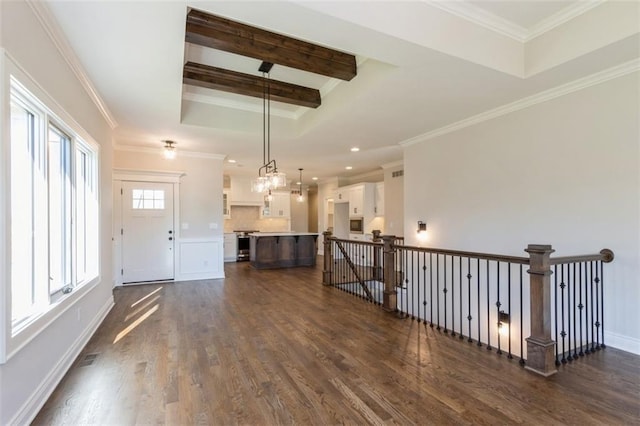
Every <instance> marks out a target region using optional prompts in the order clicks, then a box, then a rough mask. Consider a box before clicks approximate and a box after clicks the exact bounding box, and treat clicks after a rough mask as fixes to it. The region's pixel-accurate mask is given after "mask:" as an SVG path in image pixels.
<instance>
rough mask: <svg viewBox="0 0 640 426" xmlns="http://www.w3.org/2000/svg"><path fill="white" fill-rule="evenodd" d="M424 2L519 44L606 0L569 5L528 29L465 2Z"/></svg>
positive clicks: (578, 2)
mask: <svg viewBox="0 0 640 426" xmlns="http://www.w3.org/2000/svg"><path fill="white" fill-rule="evenodd" d="M425 1H427V3H429V5H431V6H433V7H436V8H438V9H440V10H444V11H445V12H449V13H451V14H452V15H455V16H457V17H459V18H462V19H466V20H467V21H470V22H473V23H474V24H476V25H479V26H481V27H483V28H487V29H489V30H491V31H494V32H496V33H498V34H502V35H504V36H507V37H509V38H512V39H513V40H516V41H519V42H521V43H526V42H527V41H530V40H533V39H534V38H536V37H538V36H540V35H542V34H544V33H546V32H547V31H550V30H552V29H554V28H556V27H558V26H560V25H562V24H564V23H565V22H568V21H570V20H571V19H573V18H575V17H577V16H580V15H582V14H583V13H585V12H587V11H589V10H591V9H593V8H594V7H597V6H599V5H601V4H602V3H604V2H605V1H607V0H588V1H577V2H574V3H571V4H569V5H568V6H567V7H565V8H564V9H561V10H559V11H558V12H556V13H554V14H553V15H551V16H549V17H547V18H545V19H543V20H542V21H540V22H539V23H537V24H536V25H534V26H533V27H532V28H529V29H527V28H524V27H522V26H520V25H518V24H516V23H514V22H511V21H509V20H507V19H504V18H502V17H500V16H497V15H495V14H493V13H491V12H489V11H487V10H485V9H483V8H481V7H478V6H474V5H473V4H470V3H467V2H465V1H442V0H440V1H438V0H436V1H434V0H425Z"/></svg>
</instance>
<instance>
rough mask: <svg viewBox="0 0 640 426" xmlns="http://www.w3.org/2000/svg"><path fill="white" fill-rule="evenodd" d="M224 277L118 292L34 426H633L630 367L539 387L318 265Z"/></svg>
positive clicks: (564, 371)
mask: <svg viewBox="0 0 640 426" xmlns="http://www.w3.org/2000/svg"><path fill="white" fill-rule="evenodd" d="M319 264H320V265H321V264H322V262H319ZM225 269H226V274H227V278H226V279H224V280H210V281H192V282H182V283H172V284H162V285H143V286H134V287H126V288H120V289H116V290H115V299H116V306H115V307H114V308H113V310H112V311H111V312H110V313H109V315H108V317H107V319H106V320H105V321H104V323H103V324H102V325H101V326H100V328H99V329H98V331H97V333H96V334H95V335H94V336H93V338H92V339H91V341H90V342H89V344H88V345H87V347H86V348H85V349H84V350H83V352H82V354H81V355H80V356H79V357H78V359H77V360H76V362H75V363H74V365H73V367H72V368H71V370H70V371H69V372H68V373H67V375H66V376H65V377H64V379H63V381H62V382H61V383H60V385H59V386H58V388H57V389H56V391H55V392H54V393H53V395H52V396H51V398H50V399H49V400H48V401H47V403H46V404H45V406H44V407H43V409H42V410H41V412H40V414H39V415H38V417H37V418H36V419H35V421H34V424H37V425H40V424H42V425H59V424H72V425H78V424H110V425H127V424H171V425H190V424H214V425H232V424H243V425H273V424H293V423H297V424H305V425H306V424H319V425H329V424H339V423H340V424H344V423H346V424H402V425H408V424H421V425H424V424H435V425H442V424H514V423H523V424H533V425H550V424H576V425H577V424H580V425H589V424H606V425H612V424H620V425H627V424H628V425H631V424H639V423H640V362H639V361H640V357H638V356H635V355H631V354H628V353H625V352H622V351H618V350H615V349H613V348H607V349H606V350H602V351H599V352H598V353H596V354H594V355H591V356H589V357H585V358H582V359H579V360H578V361H575V362H573V363H572V364H569V365H566V366H563V367H561V369H560V370H561V371H560V372H559V373H558V374H556V375H555V376H553V377H551V378H548V379H544V378H542V377H539V376H537V375H534V374H532V373H530V372H528V371H526V370H524V369H523V368H522V367H520V366H519V365H518V363H517V361H509V360H507V359H506V358H505V357H504V356H499V355H497V354H496V353H495V351H487V350H486V349H485V348H484V347H482V348H478V347H477V346H476V345H475V344H468V343H466V342H461V341H459V340H458V339H457V338H451V337H450V336H447V335H442V334H439V333H438V332H437V331H435V330H433V329H431V328H428V327H425V326H424V325H422V324H417V323H416V322H412V321H411V320H406V319H402V320H401V319H397V318H396V317H394V315H391V314H386V313H384V312H382V310H381V309H380V308H379V307H377V306H373V305H369V304H366V303H364V302H362V301H361V300H360V299H357V298H355V297H353V296H350V295H348V294H345V293H342V292H341V291H339V290H336V289H332V288H327V287H323V286H322V284H321V271H320V269H321V267H320V266H318V267H317V268H296V269H288V270H260V271H258V270H253V269H251V268H250V266H249V264H248V263H238V264H235V263H231V264H226V265H225Z"/></svg>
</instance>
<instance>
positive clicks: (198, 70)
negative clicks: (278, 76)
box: [182, 62, 321, 108]
mask: <svg viewBox="0 0 640 426" xmlns="http://www.w3.org/2000/svg"><path fill="white" fill-rule="evenodd" d="M265 81H266V79H265V78H263V77H260V76H256V75H251V74H245V73H241V72H237V71H231V70H226V69H223V68H217V67H212V66H209V65H203V64H198V63H195V62H187V63H186V64H185V65H184V68H183V72H182V82H183V83H184V84H190V85H192V86H199V87H206V88H208V89H215V90H222V91H225V92H230V93H236V94H239V95H246V96H253V97H255V98H260V99H262V98H263V88H264V83H265ZM269 87H270V93H271V100H272V101H278V102H284V103H287V104H292V105H300V106H304V107H309V108H317V107H319V106H320V104H321V100H320V91H319V90H317V89H311V88H309V87H304V86H298V85H296V84H290V83H285V82H282V81H277V80H271V79H269Z"/></svg>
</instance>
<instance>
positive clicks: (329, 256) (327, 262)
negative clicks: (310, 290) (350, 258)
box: [322, 231, 333, 285]
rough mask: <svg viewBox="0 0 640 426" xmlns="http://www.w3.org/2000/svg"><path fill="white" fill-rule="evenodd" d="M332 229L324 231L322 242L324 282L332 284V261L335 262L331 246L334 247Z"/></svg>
mask: <svg viewBox="0 0 640 426" xmlns="http://www.w3.org/2000/svg"><path fill="white" fill-rule="evenodd" d="M331 235H332V234H331V231H324V232H323V233H322V236H323V239H322V243H323V244H324V265H323V270H322V284H324V285H331V281H332V280H331V275H332V268H331V263H332V262H333V253H332V251H331V248H332V247H333V244H332V241H331V240H330V238H331Z"/></svg>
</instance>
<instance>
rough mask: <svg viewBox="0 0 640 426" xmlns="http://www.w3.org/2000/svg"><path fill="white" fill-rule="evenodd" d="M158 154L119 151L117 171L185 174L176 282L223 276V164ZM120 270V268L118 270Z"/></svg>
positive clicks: (116, 161)
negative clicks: (166, 157) (168, 158)
mask: <svg viewBox="0 0 640 426" xmlns="http://www.w3.org/2000/svg"><path fill="white" fill-rule="evenodd" d="M161 148H162V144H161V143H160V141H158V149H157V151H152V152H146V151H143V152H138V151H131V150H120V149H117V150H116V151H115V154H114V160H113V166H114V168H115V169H117V170H121V169H125V170H138V171H145V170H146V171H165V172H176V171H181V172H184V173H185V175H184V176H182V177H181V178H180V184H179V187H180V188H179V193H180V208H179V223H176V228H175V231H176V262H177V263H176V269H175V271H176V272H175V279H176V280H192V279H193V280H199V279H208V278H222V277H224V266H223V265H224V247H223V243H224V238H223V233H224V218H223V212H222V186H223V178H222V161H223V158H222V157H221V156H220V157H219V158H218V157H215V158H213V157H212V158H209V157H195V156H191V155H188V154H186V153H183V154H182V155H181V154H180V151H179V150H178V153H177V156H176V158H175V159H173V160H167V159H165V158H164V157H163V156H162V149H161ZM116 269H117V268H116Z"/></svg>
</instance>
